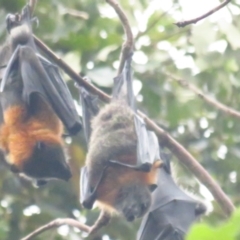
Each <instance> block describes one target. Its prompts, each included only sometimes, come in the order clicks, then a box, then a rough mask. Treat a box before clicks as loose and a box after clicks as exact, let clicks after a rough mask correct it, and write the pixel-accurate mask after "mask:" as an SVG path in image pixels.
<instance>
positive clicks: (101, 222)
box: [89, 211, 111, 234]
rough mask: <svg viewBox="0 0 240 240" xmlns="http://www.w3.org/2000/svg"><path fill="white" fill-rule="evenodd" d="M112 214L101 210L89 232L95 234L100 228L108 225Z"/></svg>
mask: <svg viewBox="0 0 240 240" xmlns="http://www.w3.org/2000/svg"><path fill="white" fill-rule="evenodd" d="M110 219H111V215H110V214H109V213H107V212H105V211H101V213H100V215H99V217H98V219H97V220H96V222H95V223H94V225H93V226H92V227H91V229H90V231H89V234H94V233H96V232H97V231H98V230H99V229H100V228H102V227H104V226H106V225H108V223H109V222H110Z"/></svg>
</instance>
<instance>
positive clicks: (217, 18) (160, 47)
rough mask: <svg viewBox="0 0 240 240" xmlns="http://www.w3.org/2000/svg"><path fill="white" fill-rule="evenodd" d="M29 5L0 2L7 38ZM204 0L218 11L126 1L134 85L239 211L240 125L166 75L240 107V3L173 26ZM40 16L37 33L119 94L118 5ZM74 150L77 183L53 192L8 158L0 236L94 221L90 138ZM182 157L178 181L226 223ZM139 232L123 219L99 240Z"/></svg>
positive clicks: (63, 4)
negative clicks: (10, 24) (88, 199)
mask: <svg viewBox="0 0 240 240" xmlns="http://www.w3.org/2000/svg"><path fill="white" fill-rule="evenodd" d="M25 2H26V1H23V0H19V1H14V0H0V5H1V9H0V33H1V36H0V37H1V40H2V41H4V39H5V36H6V30H5V16H6V14H7V13H8V12H16V11H19V10H20V9H21V8H22V6H23V5H24V4H25ZM191 2H194V4H196V6H195V5H193V4H190V3H191ZM197 2H206V3H207V4H205V7H206V8H205V9H203V10H202V12H201V13H204V12H205V11H206V10H208V9H210V8H211V7H213V6H214V5H216V1H203V0H202V1H186V0H181V1H174V0H172V1H170V0H169V1H158V0H152V1H148V0H131V1H129V0H121V1H120V3H121V5H122V6H123V8H124V9H125V11H126V13H127V15H128V17H129V21H130V24H131V26H132V29H133V32H134V34H135V36H137V37H136V41H135V44H136V45H135V46H136V49H135V55H134V58H133V60H134V61H133V69H134V71H135V73H134V74H135V75H134V79H135V81H134V86H135V88H136V91H138V95H137V99H138V105H139V108H140V109H142V110H143V111H144V112H145V113H146V114H148V115H149V117H151V118H152V119H154V120H155V121H156V122H157V123H158V124H160V125H161V126H163V127H164V128H165V129H166V130H167V131H168V132H170V133H171V135H172V136H173V137H174V138H176V139H177V140H178V141H179V142H181V143H182V145H183V146H185V147H186V148H187V149H188V150H189V151H190V152H191V153H192V154H193V155H194V157H196V159H198V161H199V162H200V163H201V164H202V165H203V166H204V167H205V168H206V169H207V171H209V173H210V174H211V175H212V177H213V178H215V179H216V180H217V181H218V182H219V184H220V185H221V187H222V188H223V190H224V191H225V192H226V194H228V195H229V196H230V198H231V199H232V200H233V202H234V203H235V204H236V205H239V204H240V197H239V192H240V175H239V174H238V172H239V170H240V161H239V158H240V151H239V147H240V138H239V132H240V125H239V120H238V119H234V118H233V117H229V116H228V115H227V114H226V113H222V112H220V111H219V110H217V109H215V108H214V107H212V106H209V105H208V104H207V103H206V102H204V101H203V100H202V99H200V98H198V97H197V96H196V95H194V94H193V93H192V92H190V91H189V90H187V89H184V88H182V87H180V86H179V85H177V84H176V83H175V82H171V81H169V80H170V79H169V78H168V77H166V75H165V73H166V72H170V73H172V74H174V75H176V76H178V77H181V78H184V79H185V80H187V81H188V82H190V83H192V84H195V85H196V86H198V87H199V88H200V89H202V90H203V91H204V92H205V93H207V94H209V95H210V96H212V97H213V98H216V99H218V100H219V101H221V102H222V103H224V104H226V105H228V106H231V107H232V108H235V109H236V110H240V98H239V97H238V92H239V88H240V80H239V77H240V71H239V67H240V65H239V60H240V31H239V23H240V21H239V20H240V8H239V4H240V2H239V0H235V1H231V3H230V4H229V5H228V6H227V7H225V8H224V9H222V10H220V11H219V12H218V13H216V14H214V15H212V16H211V17H209V18H207V19H205V20H203V21H201V22H200V23H199V24H196V25H192V26H187V27H186V28H183V29H179V28H178V27H177V26H176V25H174V24H173V23H174V22H176V21H179V20H182V19H187V18H188V17H189V15H188V14H189V12H190V11H192V17H197V16H198V15H199V11H198V12H197V10H198V6H197V4H198V3H197ZM71 9H75V10H78V11H82V12H84V13H85V14H87V15H88V16H89V18H88V19H82V18H77V17H74V16H72V15H70V14H65V13H66V11H67V10H71ZM187 9H191V10H190V11H189V10H187ZM164 13H165V14H164ZM187 13H188V14H187ZM35 15H36V16H38V18H39V22H40V24H39V27H34V32H35V34H36V35H37V36H38V37H39V38H40V39H42V40H43V41H44V42H45V43H47V44H48V45H49V46H50V47H51V48H52V49H53V51H55V52H56V53H57V54H58V55H59V56H60V57H61V58H62V59H63V60H65V61H67V63H69V64H70V65H71V66H72V67H73V68H74V69H75V70H76V71H77V72H79V73H81V74H83V75H87V76H89V77H90V78H91V79H92V81H93V83H95V84H96V85H97V86H98V87H100V88H101V89H103V90H104V91H106V92H107V93H110V92H111V86H112V78H113V77H114V76H115V74H116V66H117V64H118V59H119V53H120V50H121V44H122V42H123V39H124V32H123V29H122V27H121V24H120V22H119V19H118V18H117V17H116V14H115V13H114V11H113V10H112V9H111V7H110V6H108V5H107V4H106V3H105V1H94V0H81V1H79V0H71V1H65V0H41V1H38V4H37V7H36V10H35ZM154 23H155V24H154ZM65 79H66V81H67V82H68V85H69V88H70V90H71V91H72V94H73V97H74V99H76V100H78V95H77V91H76V89H75V88H74V84H73V81H72V80H70V79H69V78H68V76H65ZM67 144H68V146H69V155H70V158H71V159H70V164H71V167H72V169H73V178H72V180H71V181H70V182H68V183H65V182H61V181H56V182H54V181H53V182H51V183H49V184H48V185H47V186H46V187H43V188H40V189H35V188H33V187H32V186H31V185H30V184H29V183H27V182H25V181H24V180H22V179H19V178H18V177H17V176H15V175H13V174H12V173H11V172H10V171H9V170H8V169H7V167H6V166H5V164H4V162H3V161H2V162H0V219H1V220H0V239H4V240H5V239H6V240H17V239H19V238H20V237H23V236H25V235H26V234H28V233H30V232H31V231H33V230H34V229H36V228H37V227H39V226H41V225H43V224H45V223H47V222H49V221H51V220H52V219H55V218H58V217H61V218H62V217H75V218H77V219H80V221H83V222H84V221H86V223H87V224H92V223H93V222H94V221H95V219H96V217H97V214H98V212H97V210H94V211H86V210H83V209H82V208H81V206H80V203H79V172H80V171H79V168H80V167H81V166H82V165H83V164H84V158H85V154H86V144H85V141H84V137H83V134H82V133H81V134H79V136H77V137H74V138H72V139H70V138H69V139H68V141H67ZM173 160H174V162H176V164H175V165H176V167H175V168H176V172H177V180H178V183H179V184H181V185H182V186H183V187H184V188H187V189H188V190H189V191H190V192H194V193H196V194H197V195H200V196H201V197H202V198H203V199H204V201H205V202H206V203H207V205H208V206H210V211H211V212H210V214H209V215H208V216H206V217H205V219H204V220H205V222H207V223H211V224H214V225H217V224H219V223H220V222H221V221H222V220H223V219H224V216H223V213H222V211H221V209H220V208H219V207H218V206H217V205H216V203H215V201H213V199H212V196H211V194H210V193H209V192H208V191H207V190H206V188H205V187H204V186H203V185H201V184H200V183H199V182H198V181H197V180H196V179H195V177H194V176H193V175H192V174H191V173H190V172H189V171H187V170H186V168H185V167H183V166H182V165H181V164H179V162H177V161H176V159H173ZM212 207H214V210H213V209H212ZM237 216H239V212H238V213H237V215H236V216H235V217H236V218H237ZM235 217H233V219H232V221H235V220H234V219H236V218H235ZM138 226H139V222H135V223H134V224H129V223H126V222H125V221H124V220H122V219H120V218H117V217H116V218H115V219H114V220H113V221H112V222H111V223H110V225H109V226H108V227H106V228H104V229H102V230H101V231H100V232H99V233H98V235H97V236H95V237H94V239H105V240H106V239H123V240H126V239H134V238H135V234H136V231H137V229H138ZM224 226H225V227H227V226H230V225H228V224H226V225H224ZM198 228H199V227H198ZM200 228H201V229H204V231H203V232H205V230H206V231H208V232H210V234H212V233H213V232H215V233H218V231H220V230H219V229H218V228H217V229H211V230H209V227H207V226H206V225H202V226H200ZM196 231H199V230H196ZM123 233H124V234H123ZM84 236H85V235H84V234H83V233H79V232H77V231H76V230H74V229H70V228H68V227H66V226H63V227H60V228H59V229H57V230H50V231H48V232H45V233H44V234H42V235H40V236H38V237H37V238H36V239H38V240H40V239H54V240H63V239H69V240H73V239H80V238H81V237H84ZM191 236H192V235H190V237H191ZM87 239H92V238H87ZM192 239H193V238H192ZM195 239H196V238H194V240H195ZM209 239H210V238H209ZM211 239H213V238H211ZM214 239H220V238H214ZM225 239H231V238H230V237H229V238H225Z"/></svg>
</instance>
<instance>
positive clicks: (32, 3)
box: [28, 0, 37, 15]
mask: <svg viewBox="0 0 240 240" xmlns="http://www.w3.org/2000/svg"><path fill="white" fill-rule="evenodd" d="M28 4H29V6H30V8H31V13H32V15H33V12H34V10H35V7H36V5H37V0H29V2H28Z"/></svg>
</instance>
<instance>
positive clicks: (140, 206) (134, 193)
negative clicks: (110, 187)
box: [115, 183, 151, 222]
mask: <svg viewBox="0 0 240 240" xmlns="http://www.w3.org/2000/svg"><path fill="white" fill-rule="evenodd" d="M150 205H151V193H150V190H149V188H148V187H147V186H144V185H143V184H141V183H132V184H130V185H128V186H125V187H123V188H122V189H121V190H120V191H119V195H118V197H117V199H116V202H115V207H116V209H117V210H118V211H119V212H120V213H121V214H122V215H123V216H124V217H125V218H126V219H127V221H129V222H131V221H133V220H134V219H135V218H140V217H142V216H143V215H144V214H145V213H146V212H147V211H148V209H149V208H150Z"/></svg>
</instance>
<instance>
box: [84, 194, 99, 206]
mask: <svg viewBox="0 0 240 240" xmlns="http://www.w3.org/2000/svg"><path fill="white" fill-rule="evenodd" d="M95 200H96V192H94V193H92V194H91V195H90V196H89V197H88V198H87V199H86V200H84V201H83V202H82V205H83V207H84V208H87V209H92V208H93V204H94V202H95Z"/></svg>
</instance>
